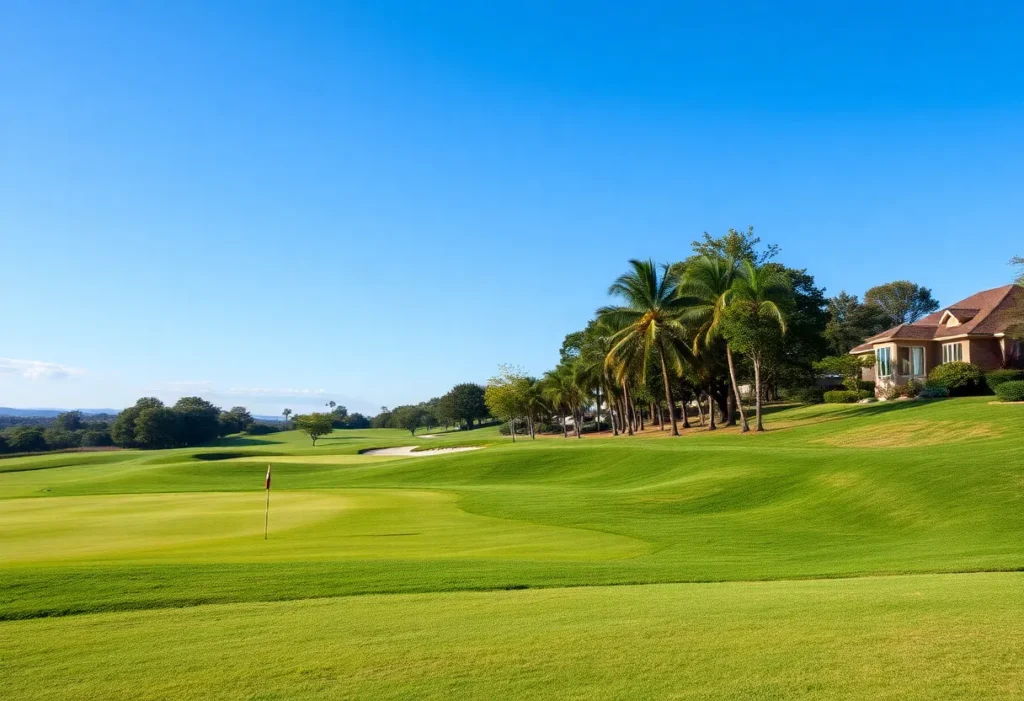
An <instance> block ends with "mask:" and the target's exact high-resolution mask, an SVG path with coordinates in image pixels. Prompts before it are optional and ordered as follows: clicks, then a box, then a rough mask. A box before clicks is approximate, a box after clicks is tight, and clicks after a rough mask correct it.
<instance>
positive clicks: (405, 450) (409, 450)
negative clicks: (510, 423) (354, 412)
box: [360, 436, 481, 458]
mask: <svg viewBox="0 0 1024 701" xmlns="http://www.w3.org/2000/svg"><path fill="white" fill-rule="evenodd" d="M421 437H422V436H421ZM418 447H419V446H415V445H403V446H402V447H401V448H374V449H372V450H364V451H363V452H361V453H360V455H411V456H413V457H417V458H420V457H426V456H428V455H437V454H438V453H464V452H466V451H467V450H480V448H481V446H479V445H467V446H463V447H461V448H431V449H429V450H416V448H418ZM414 451H415V452H414Z"/></svg>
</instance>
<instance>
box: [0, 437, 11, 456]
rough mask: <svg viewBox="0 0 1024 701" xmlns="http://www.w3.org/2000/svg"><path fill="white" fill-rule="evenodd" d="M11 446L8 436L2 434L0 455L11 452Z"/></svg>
mask: <svg viewBox="0 0 1024 701" xmlns="http://www.w3.org/2000/svg"><path fill="white" fill-rule="evenodd" d="M10 448H11V447H10V446H9V445H8V444H7V436H5V435H4V434H3V433H0V453H6V452H8V451H9V450H10Z"/></svg>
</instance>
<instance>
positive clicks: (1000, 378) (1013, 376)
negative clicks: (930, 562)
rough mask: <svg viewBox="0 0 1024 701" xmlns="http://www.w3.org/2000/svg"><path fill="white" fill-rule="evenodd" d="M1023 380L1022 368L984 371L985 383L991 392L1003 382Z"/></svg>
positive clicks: (1023, 371) (1023, 372)
mask: <svg viewBox="0 0 1024 701" xmlns="http://www.w3.org/2000/svg"><path fill="white" fill-rule="evenodd" d="M1019 381H1024V370H993V371H992V372H989V373H985V384H986V385H988V388H989V389H990V390H992V391H993V392H996V391H997V390H996V388H997V387H999V385H1001V384H1003V383H1004V382H1019Z"/></svg>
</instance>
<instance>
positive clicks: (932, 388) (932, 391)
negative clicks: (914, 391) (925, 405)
mask: <svg viewBox="0 0 1024 701" xmlns="http://www.w3.org/2000/svg"><path fill="white" fill-rule="evenodd" d="M917 396H919V397H920V398H921V399H944V398H946V397H948V396H949V390H948V389H946V386H945V385H940V384H935V383H928V384H926V385H925V386H924V387H923V388H922V389H921V393H920V394H919V395H917Z"/></svg>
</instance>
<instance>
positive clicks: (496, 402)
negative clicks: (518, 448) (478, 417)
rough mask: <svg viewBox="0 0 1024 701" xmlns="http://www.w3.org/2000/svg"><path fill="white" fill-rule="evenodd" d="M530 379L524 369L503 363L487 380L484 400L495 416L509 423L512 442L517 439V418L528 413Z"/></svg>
mask: <svg viewBox="0 0 1024 701" xmlns="http://www.w3.org/2000/svg"><path fill="white" fill-rule="evenodd" d="M528 386H529V381H528V380H527V378H526V376H525V375H524V374H523V371H522V370H520V369H519V368H517V367H515V366H512V365H501V366H499V368H498V374H497V375H496V376H494V377H492V378H491V379H489V380H488V381H487V387H485V388H484V401H485V402H486V403H487V408H488V409H489V410H490V412H491V414H492V415H493V416H496V417H498V418H499V419H501V420H502V421H507V422H508V423H509V428H510V429H511V431H510V433H511V435H512V442H513V443H514V442H515V440H516V425H515V424H516V420H517V419H518V418H519V417H521V416H525V415H526V413H527V404H528V400H527V390H528Z"/></svg>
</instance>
